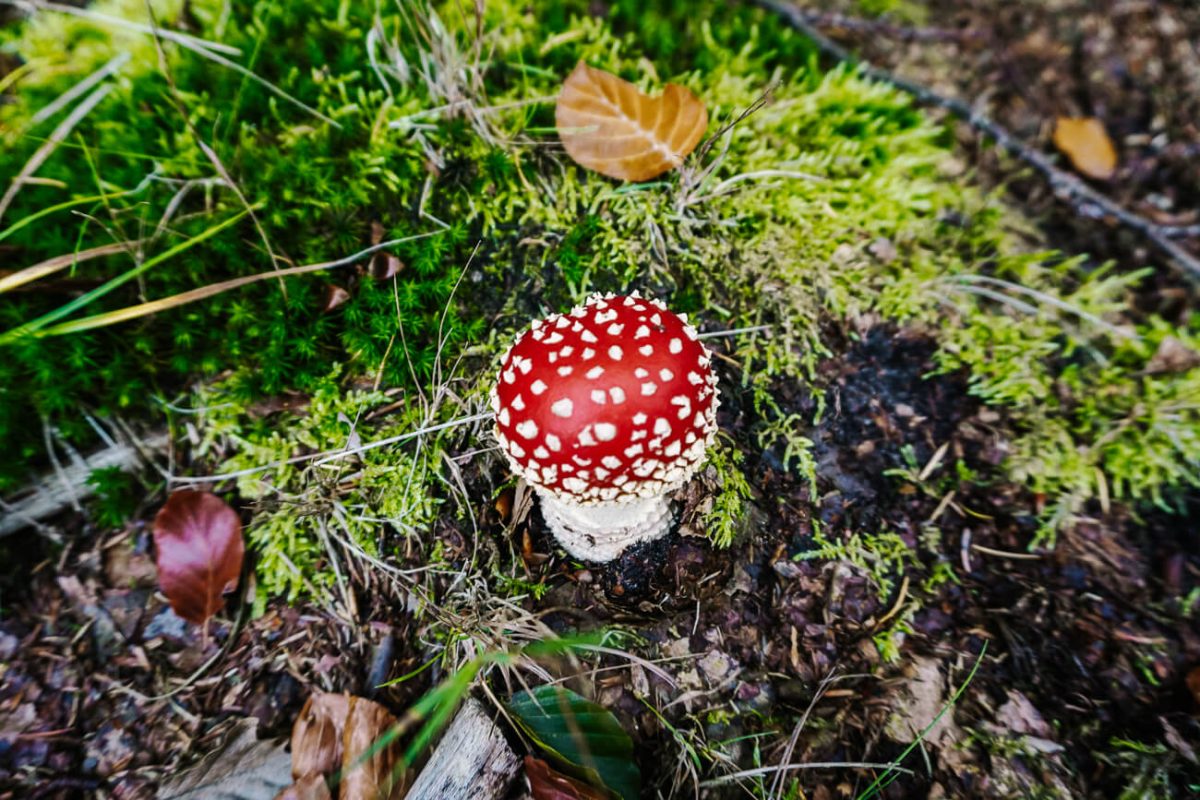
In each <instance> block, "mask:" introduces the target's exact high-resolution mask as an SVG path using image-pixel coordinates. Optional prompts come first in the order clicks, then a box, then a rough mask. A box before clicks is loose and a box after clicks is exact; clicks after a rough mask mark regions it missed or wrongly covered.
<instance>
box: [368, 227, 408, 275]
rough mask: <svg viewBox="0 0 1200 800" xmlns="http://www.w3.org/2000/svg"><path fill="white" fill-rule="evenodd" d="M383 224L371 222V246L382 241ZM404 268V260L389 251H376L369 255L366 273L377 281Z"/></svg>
mask: <svg viewBox="0 0 1200 800" xmlns="http://www.w3.org/2000/svg"><path fill="white" fill-rule="evenodd" d="M383 234H384V230H383V224H382V223H379V222H372V223H371V246H372V247H374V246H375V245H377V244H379V243H380V242H382V241H383ZM402 269H404V262H403V261H401V260H400V259H399V258H398V257H396V256H394V255H392V254H391V253H376V254H375V255H373V256H371V261H370V263H368V265H367V273H368V274H369V275H370V276H371V277H372V278H374V279H375V280H377V281H386V280H388V279H390V278H393V277H395V276H396V275H397V274H399V272H400V270H402Z"/></svg>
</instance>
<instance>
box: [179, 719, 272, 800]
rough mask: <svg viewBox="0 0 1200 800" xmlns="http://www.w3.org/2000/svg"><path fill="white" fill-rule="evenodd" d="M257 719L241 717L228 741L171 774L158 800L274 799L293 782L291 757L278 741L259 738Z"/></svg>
mask: <svg viewBox="0 0 1200 800" xmlns="http://www.w3.org/2000/svg"><path fill="white" fill-rule="evenodd" d="M257 728H258V720H256V719H254V718H253V717H250V718H246V719H243V720H239V721H238V723H237V725H235V726H234V728H233V730H232V731H231V732H230V734H229V737H228V739H227V740H226V743H225V745H224V746H223V747H222V748H220V749H219V750H217V751H216V752H214V753H211V754H209V756H208V757H207V758H205V759H204V760H203V761H201V762H200V763H199V764H197V765H196V766H194V767H192V768H190V769H188V770H186V771H185V772H183V773H182V774H179V775H176V776H174V777H170V778H168V779H167V781H166V782H164V783H163V784H162V785H161V786H160V787H159V789H158V794H157V798H158V800H272V798H274V797H275V796H276V795H277V794H278V793H279V792H280V790H281V789H283V788H284V787H286V786H287V785H288V784H290V783H291V782H292V770H291V762H292V759H291V757H290V756H288V753H287V750H286V749H284V746H283V745H282V744H280V743H278V742H271V741H259V739H258V736H257Z"/></svg>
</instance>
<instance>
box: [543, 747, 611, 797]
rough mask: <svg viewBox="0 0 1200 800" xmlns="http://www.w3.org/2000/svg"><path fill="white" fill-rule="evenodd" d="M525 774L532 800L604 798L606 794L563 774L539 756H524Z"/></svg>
mask: <svg viewBox="0 0 1200 800" xmlns="http://www.w3.org/2000/svg"><path fill="white" fill-rule="evenodd" d="M525 776H526V777H527V778H529V793H530V794H531V795H532V796H533V800H606V799H607V797H608V795H607V793H605V792H601V791H600V790H598V789H595V788H593V787H591V786H589V785H588V784H586V783H584V782H583V781H577V780H575V779H574V778H572V777H570V776H568V775H564V774H562V773H561V772H559V771H558V770H556V769H554V768H553V767H551V766H550V765H549V764H547V763H546V762H545V761H542V760H541V759H540V758H534V757H533V756H525Z"/></svg>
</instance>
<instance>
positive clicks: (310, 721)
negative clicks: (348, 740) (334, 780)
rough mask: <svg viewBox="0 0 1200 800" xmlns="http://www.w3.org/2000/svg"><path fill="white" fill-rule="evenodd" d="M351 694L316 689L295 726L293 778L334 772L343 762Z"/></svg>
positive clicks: (293, 736) (293, 733) (293, 730)
mask: <svg viewBox="0 0 1200 800" xmlns="http://www.w3.org/2000/svg"><path fill="white" fill-rule="evenodd" d="M349 714H350V695H347V694H333V693H332V692H315V693H314V694H313V695H312V696H311V697H309V698H308V702H307V703H305V704H304V708H303V709H301V710H300V716H299V717H297V718H296V724H295V725H293V726H292V777H293V778H295V779H297V780H299V779H300V778H301V777H302V776H305V775H309V774H312V773H316V774H318V775H332V774H333V773H334V771H335V770H337V768H338V767H340V766H341V765H342V732H343V731H344V730H345V728H346V717H347V716H348V715H349Z"/></svg>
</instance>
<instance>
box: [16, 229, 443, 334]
mask: <svg viewBox="0 0 1200 800" xmlns="http://www.w3.org/2000/svg"><path fill="white" fill-rule="evenodd" d="M252 208H257V206H252ZM245 213H246V212H242V214H240V215H238V218H239V219H240V218H241V216H243V215H244V214H245ZM429 235H430V234H417V235H416V236H407V237H404V238H402V239H392V240H391V241H387V242H381V243H380V244H378V245H374V246H372V247H368V248H367V249H366V250H362V251H361V252H358V253H355V254H354V255H352V256H348V257H346V258H341V259H338V260H336V261H323V262H321V263H319V264H306V265H305V266H302V267H291V268H289V269H277V270H274V271H272V272H259V273H256V274H254V275H246V276H244V277H241V278H233V279H231V280H227V281H222V282H220V283H213V284H209V285H208V286H201V287H200V288H199V289H191V290H189V291H186V292H180V293H179V294H173V295H171V296H170V297H163V298H160V299H158V300H150V301H148V302H145V303H140V304H138V305H136V306H127V307H125V308H120V309H117V310H116V311H106V312H104V313H103V314H93V315H92V316H90V317H84V318H82V319H78V320H74V321H72V322H63V323H60V324H58V325H54V326H53V327H49V328H45V329H43V330H41V331H40V332H39V334H38V335H40V336H62V335H64V334H68V333H79V332H80V331H86V330H91V329H93V328H103V327H107V326H109V325H115V324H117V323H118V322H125V321H127V320H131V319H137V318H138V317H144V316H146V315H148V314H156V313H158V312H160V311H166V310H167V309H170V308H177V307H179V306H183V305H187V304H188V303H195V302H196V301H198V300H205V299H207V298H209V297H213V296H215V295H218V294H221V293H222V292H228V291H230V290H231V289H238V288H240V287H242V286H248V285H250V284H252V283H258V282H259V281H264V280H268V279H270V278H286V277H289V276H291V275H306V274H308V273H310V272H320V271H321V270H326V269H334V268H336V267H344V266H347V265H349V264H353V263H355V262H357V261H360V260H361V259H363V258H366V257H367V256H369V255H371V254H373V253H376V252H379V251H380V250H383V249H385V248H388V247H395V246H396V245H398V244H402V243H404V242H409V241H412V240H414V239H421V238H424V237H426V236H429Z"/></svg>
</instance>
